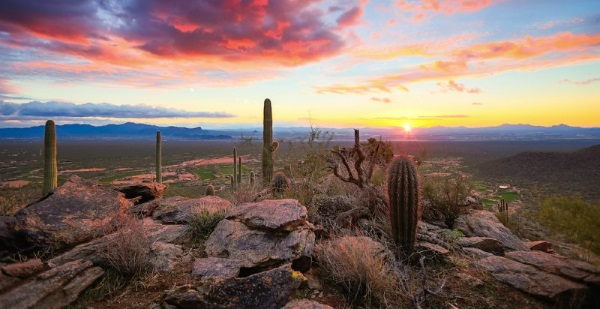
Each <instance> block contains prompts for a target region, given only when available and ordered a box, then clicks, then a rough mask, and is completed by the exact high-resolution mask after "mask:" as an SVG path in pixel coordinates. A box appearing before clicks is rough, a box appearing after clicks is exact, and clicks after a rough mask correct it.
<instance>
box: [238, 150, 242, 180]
mask: <svg viewBox="0 0 600 309" xmlns="http://www.w3.org/2000/svg"><path fill="white" fill-rule="evenodd" d="M237 184H238V186H241V185H242V157H241V156H240V157H239V158H238V174H237Z"/></svg>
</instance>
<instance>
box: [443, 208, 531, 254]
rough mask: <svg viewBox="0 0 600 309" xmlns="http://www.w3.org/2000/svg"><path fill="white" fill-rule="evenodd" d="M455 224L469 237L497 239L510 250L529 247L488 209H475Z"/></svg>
mask: <svg viewBox="0 0 600 309" xmlns="http://www.w3.org/2000/svg"><path fill="white" fill-rule="evenodd" d="M454 226H455V227H456V228H457V229H459V230H460V231H461V232H463V233H464V234H465V235H466V236H469V237H474V236H479V237H489V238H493V239H496V240H498V241H499V242H500V243H501V244H502V245H503V246H504V247H505V248H507V249H510V250H527V249H528V248H527V246H526V245H525V244H524V243H523V242H521V240H520V239H519V238H518V237H517V236H515V235H514V234H513V233H512V232H511V231H510V230H509V229H508V228H506V227H505V226H504V225H503V224H502V223H501V222H500V221H499V220H498V218H496V216H495V215H494V214H493V213H492V212H489V211H486V210H473V211H470V212H469V213H468V214H463V215H460V216H459V217H458V218H457V219H456V221H455V223H454Z"/></svg>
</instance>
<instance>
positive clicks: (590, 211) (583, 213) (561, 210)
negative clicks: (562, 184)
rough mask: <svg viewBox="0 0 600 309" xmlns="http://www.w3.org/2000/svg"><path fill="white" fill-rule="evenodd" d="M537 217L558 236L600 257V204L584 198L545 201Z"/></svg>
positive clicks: (541, 203) (559, 197) (548, 198)
mask: <svg viewBox="0 0 600 309" xmlns="http://www.w3.org/2000/svg"><path fill="white" fill-rule="evenodd" d="M537 206H538V207H537V213H536V216H537V218H538V219H539V220H540V222H541V223H542V224H544V225H545V226H547V227H548V228H550V229H551V230H553V231H554V232H556V233H560V234H564V235H565V236H566V237H568V238H569V239H570V240H571V241H574V242H577V243H579V244H581V245H582V246H584V247H585V248H586V249H587V250H590V251H591V252H594V253H596V254H600V200H597V201H596V202H595V203H588V202H586V201H584V200H583V199H582V198H581V197H580V196H572V197H568V196H555V197H547V198H543V199H541V200H540V201H539V203H538V205H537Z"/></svg>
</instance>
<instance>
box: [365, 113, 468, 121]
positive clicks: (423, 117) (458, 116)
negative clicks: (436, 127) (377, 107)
mask: <svg viewBox="0 0 600 309" xmlns="http://www.w3.org/2000/svg"><path fill="white" fill-rule="evenodd" d="M469 117H471V116H469V115H464V114H456V115H421V116H416V117H376V118H360V119H361V120H391V121H401V120H442V119H462V118H469Z"/></svg>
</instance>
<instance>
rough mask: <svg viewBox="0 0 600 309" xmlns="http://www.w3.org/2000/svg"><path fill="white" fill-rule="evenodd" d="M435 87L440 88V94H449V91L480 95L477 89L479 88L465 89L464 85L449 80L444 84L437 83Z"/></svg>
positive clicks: (479, 90)
mask: <svg viewBox="0 0 600 309" xmlns="http://www.w3.org/2000/svg"><path fill="white" fill-rule="evenodd" d="M436 85H437V86H438V87H440V91H441V92H449V91H455V92H465V93H480V92H481V89H479V88H467V87H465V85H464V84H461V83H457V82H455V81H453V80H449V81H448V82H446V83H444V82H439V83H436Z"/></svg>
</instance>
